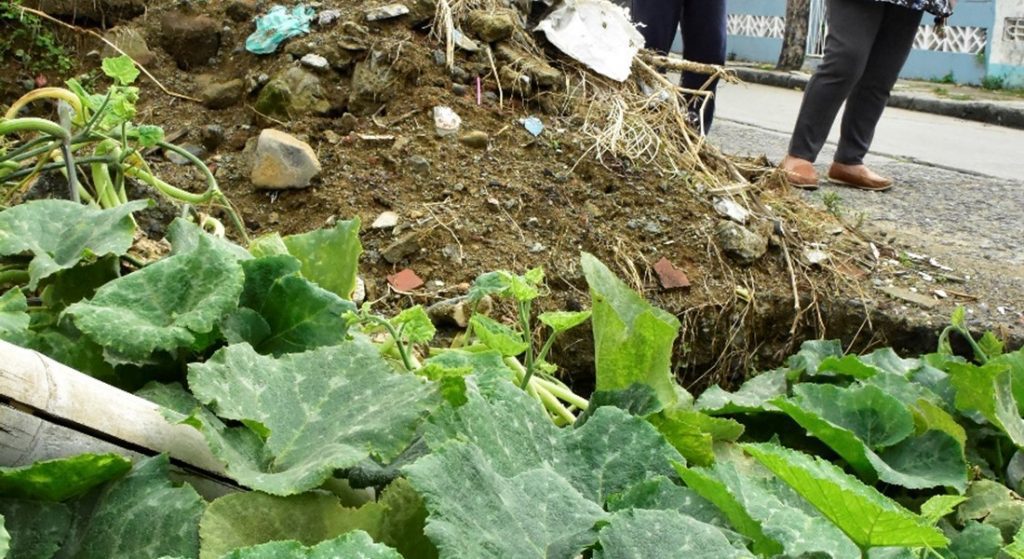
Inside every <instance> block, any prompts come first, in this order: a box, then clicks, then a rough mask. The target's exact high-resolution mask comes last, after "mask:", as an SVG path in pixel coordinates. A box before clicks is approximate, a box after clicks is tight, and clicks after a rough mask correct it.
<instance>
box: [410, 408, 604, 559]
mask: <svg viewBox="0 0 1024 559" xmlns="http://www.w3.org/2000/svg"><path fill="white" fill-rule="evenodd" d="M549 423H550V421H549ZM406 473H407V474H408V476H409V481H410V482H411V483H412V485H413V487H415V488H416V490H417V491H418V492H419V493H420V494H421V495H422V496H423V499H424V501H425V502H426V504H427V510H428V511H429V512H430V516H429V517H428V518H427V527H426V533H427V536H429V537H430V539H431V540H432V541H433V542H434V544H435V545H436V546H437V548H438V550H439V551H440V554H441V557H517V558H527V557H531V558H538V559H541V558H546V557H548V553H547V552H548V548H549V547H551V546H553V545H554V544H556V543H558V542H560V541H563V540H566V539H570V538H572V537H574V536H576V535H577V534H580V533H582V532H586V531H588V530H590V529H591V528H592V527H593V526H594V524H595V523H596V522H598V521H599V520H601V519H603V518H605V516H606V515H605V512H604V511H603V510H602V509H601V507H600V506H599V505H598V504H596V503H594V502H593V501H590V500H588V499H587V498H585V497H584V496H582V495H580V493H579V492H578V491H577V490H576V489H574V488H573V486H572V485H570V484H569V482H568V481H566V480H565V478H563V477H562V476H559V475H558V474H556V473H555V472H553V471H551V470H547V469H527V470H521V471H519V472H516V473H515V474H514V475H504V474H502V473H501V472H499V471H497V470H496V469H495V467H494V465H493V461H492V460H491V459H489V458H488V457H487V456H485V454H484V452H483V451H482V450H481V449H480V447H478V446H475V445H471V444H466V443H461V442H451V443H449V444H446V445H444V446H442V447H441V448H439V449H436V450H435V451H434V452H433V453H432V454H430V455H428V456H426V457H424V458H421V459H420V460H418V461H417V462H416V463H414V464H413V465H411V466H409V467H407V469H406ZM595 538H596V536H595Z"/></svg>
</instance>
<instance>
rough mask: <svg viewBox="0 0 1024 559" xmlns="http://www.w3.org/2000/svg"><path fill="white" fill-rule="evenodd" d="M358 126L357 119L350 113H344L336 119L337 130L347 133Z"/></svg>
mask: <svg viewBox="0 0 1024 559" xmlns="http://www.w3.org/2000/svg"><path fill="white" fill-rule="evenodd" d="M358 127H359V119H358V118H356V115H354V114H352V113H345V114H343V115H341V118H339V119H338V130H339V131H340V132H341V133H342V134H344V135H348V134H351V133H352V132H354V131H355V129H356V128H358Z"/></svg>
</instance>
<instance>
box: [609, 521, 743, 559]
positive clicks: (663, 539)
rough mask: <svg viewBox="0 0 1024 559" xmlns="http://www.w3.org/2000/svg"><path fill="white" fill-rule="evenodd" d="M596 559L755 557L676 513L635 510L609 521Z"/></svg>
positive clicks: (707, 526)
mask: <svg viewBox="0 0 1024 559" xmlns="http://www.w3.org/2000/svg"><path fill="white" fill-rule="evenodd" d="M600 544H601V547H600V549H599V550H598V551H596V552H595V553H594V559H626V558H640V557H642V558H644V559H659V558H664V559H678V558H680V557H686V558H687V559H691V558H692V559H733V558H748V557H749V558H751V559H752V558H753V557H754V556H753V555H751V554H750V552H749V551H747V550H746V549H742V548H736V547H733V545H732V543H731V542H729V540H728V538H726V536H725V534H724V533H722V531H721V530H720V529H719V528H717V527H715V526H712V525H710V524H705V523H703V522H701V521H699V520H696V519H694V518H690V517H688V516H684V515H682V514H680V513H678V512H675V511H652V510H632V511H625V512H620V513H617V514H615V515H613V516H612V517H611V518H610V519H609V520H608V525H607V526H605V527H604V528H602V529H601V532H600Z"/></svg>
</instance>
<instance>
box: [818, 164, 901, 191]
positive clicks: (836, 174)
mask: <svg viewBox="0 0 1024 559" xmlns="http://www.w3.org/2000/svg"><path fill="white" fill-rule="evenodd" d="M828 179H829V180H830V181H832V182H834V183H837V184H843V185H846V186H852V187H854V188H859V189H861V190H873V191H875V192H882V191H884V190H889V189H890V188H892V179H890V178H886V177H883V176H881V175H879V174H878V173H875V172H874V171H872V170H871V169H868V168H867V167H866V166H864V165H845V164H843V163H832V167H831V168H829V170H828Z"/></svg>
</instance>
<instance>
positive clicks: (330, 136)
mask: <svg viewBox="0 0 1024 559" xmlns="http://www.w3.org/2000/svg"><path fill="white" fill-rule="evenodd" d="M324 139H325V140H327V143H328V144H331V145H332V146H333V145H338V144H340V143H341V140H342V137H341V136H339V135H338V133H337V132H335V131H334V130H324Z"/></svg>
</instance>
